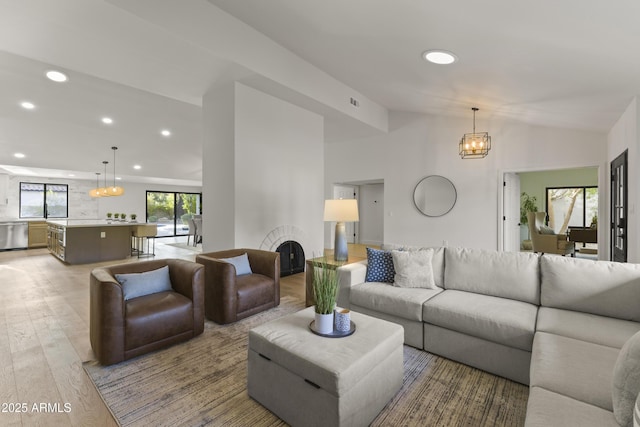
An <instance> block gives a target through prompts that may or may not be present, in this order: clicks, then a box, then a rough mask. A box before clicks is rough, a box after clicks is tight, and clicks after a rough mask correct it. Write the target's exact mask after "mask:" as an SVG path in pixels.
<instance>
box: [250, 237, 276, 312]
mask: <svg viewBox="0 0 640 427" xmlns="http://www.w3.org/2000/svg"><path fill="white" fill-rule="evenodd" d="M246 251H247V256H248V257H249V264H251V271H252V272H254V273H257V274H262V275H264V276H267V277H270V278H272V279H273V282H274V286H275V292H274V303H275V305H279V304H280V253H279V252H268V251H262V250H258V249H246Z"/></svg>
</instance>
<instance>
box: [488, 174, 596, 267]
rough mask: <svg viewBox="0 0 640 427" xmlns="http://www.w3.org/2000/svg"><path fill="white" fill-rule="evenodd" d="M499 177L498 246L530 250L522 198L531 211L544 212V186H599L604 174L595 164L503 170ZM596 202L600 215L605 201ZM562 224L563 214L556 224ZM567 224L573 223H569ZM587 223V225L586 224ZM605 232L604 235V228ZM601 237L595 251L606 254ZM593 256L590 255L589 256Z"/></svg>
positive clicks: (545, 193)
mask: <svg viewBox="0 0 640 427" xmlns="http://www.w3.org/2000/svg"><path fill="white" fill-rule="evenodd" d="M514 175H515V176H514ZM501 178H502V182H501V183H500V185H501V187H502V191H501V192H500V193H499V197H500V202H501V203H500V205H499V207H500V208H501V209H500V214H501V215H500V217H499V219H500V226H499V229H498V230H499V236H498V237H499V240H498V247H499V248H500V249H501V250H504V251H530V250H531V247H530V240H529V239H530V238H529V228H528V225H527V224H526V212H525V213H524V214H523V211H522V210H521V201H523V200H528V201H529V203H527V205H528V206H529V207H530V208H531V209H532V211H537V212H542V211H546V202H547V188H553V187H577V186H579V187H595V188H596V189H600V188H601V185H600V184H601V183H604V182H605V181H606V180H605V177H604V176H601V175H600V168H599V167H598V166H589V167H580V168H566V169H551V170H534V171H513V172H503V173H502V174H501ZM597 205H598V206H597V211H598V213H600V214H603V213H604V211H603V209H604V207H605V206H606V200H604V199H603V198H600V199H599V201H598V202H597ZM578 211H579V209H577V208H576V212H578ZM580 211H581V210H580ZM556 216H557V218H556V219H558V220H560V219H561V218H560V214H558V215H556ZM605 216H606V215H605ZM563 223H564V217H562V220H561V221H560V222H559V224H560V225H562V224H563ZM569 225H574V224H573V223H571V224H569ZM589 225H590V223H589V224H586V227H588V226H589ZM603 231H604V230H603ZM516 234H519V236H518V237H515V236H514V235H516ZM604 234H605V235H606V231H605V233H604ZM514 237H515V238H514ZM601 237H602V236H601ZM518 240H519V242H518ZM602 240H603V242H599V243H598V248H599V249H600V250H598V251H597V253H598V254H601V253H602V254H605V253H606V248H607V244H606V243H604V241H605V239H602ZM518 243H519V244H518ZM602 243H604V246H602ZM594 252H595V251H594ZM593 256H594V255H589V257H593ZM603 256H605V255H603Z"/></svg>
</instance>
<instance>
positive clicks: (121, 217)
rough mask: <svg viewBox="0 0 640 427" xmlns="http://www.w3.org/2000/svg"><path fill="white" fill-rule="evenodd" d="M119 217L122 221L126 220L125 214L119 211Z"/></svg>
mask: <svg viewBox="0 0 640 427" xmlns="http://www.w3.org/2000/svg"><path fill="white" fill-rule="evenodd" d="M120 219H121V220H122V221H126V220H127V214H123V213H121V214H120Z"/></svg>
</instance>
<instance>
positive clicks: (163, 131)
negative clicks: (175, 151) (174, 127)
mask: <svg viewBox="0 0 640 427" xmlns="http://www.w3.org/2000/svg"><path fill="white" fill-rule="evenodd" d="M160 133H161V134H162V136H171V131H170V130H169V129H162V130H161V131H160Z"/></svg>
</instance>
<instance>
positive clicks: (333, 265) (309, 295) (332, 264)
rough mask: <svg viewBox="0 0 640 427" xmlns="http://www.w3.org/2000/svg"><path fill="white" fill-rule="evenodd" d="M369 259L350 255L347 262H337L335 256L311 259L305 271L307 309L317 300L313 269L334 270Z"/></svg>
mask: <svg viewBox="0 0 640 427" xmlns="http://www.w3.org/2000/svg"><path fill="white" fill-rule="evenodd" d="M366 259H367V257H361V256H352V255H349V258H348V259H347V260H346V261H336V260H334V259H333V254H331V255H327V257H326V258H325V257H319V258H311V259H308V260H307V261H306V264H307V268H305V271H304V281H305V304H306V307H310V306H312V305H314V304H315V303H316V302H315V299H314V298H313V268H314V267H317V268H330V269H332V270H335V269H337V268H338V267H340V266H343V265H347V264H353V263H354V262H358V261H362V260H366Z"/></svg>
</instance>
